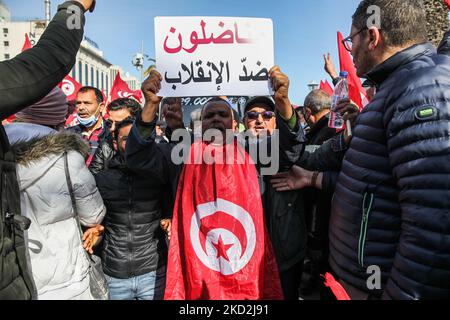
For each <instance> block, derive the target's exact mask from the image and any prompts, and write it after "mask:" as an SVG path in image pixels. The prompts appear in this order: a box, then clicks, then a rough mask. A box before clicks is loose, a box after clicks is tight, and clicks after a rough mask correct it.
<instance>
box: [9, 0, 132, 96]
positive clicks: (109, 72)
mask: <svg viewBox="0 0 450 320" xmlns="http://www.w3.org/2000/svg"><path fill="white" fill-rule="evenodd" d="M47 24H48V22H47V21H46V20H30V21H12V20H11V13H10V11H9V10H8V8H7V7H6V5H5V4H4V3H3V2H2V1H1V0H0V61H4V60H9V59H11V58H14V57H15V56H16V55H18V54H19V53H20V52H21V51H22V47H23V45H24V43H25V34H28V37H29V39H30V42H31V45H32V46H34V45H35V44H36V43H37V42H38V41H39V39H40V37H41V36H42V34H43V33H44V31H45V28H46V27H47ZM119 71H120V74H121V77H122V79H123V80H124V81H125V82H127V84H128V86H129V87H130V89H131V90H138V89H140V81H139V80H138V79H137V78H136V77H134V76H130V75H129V74H128V73H127V72H123V70H122V68H121V67H120V66H115V65H113V64H112V63H110V62H109V61H108V60H107V59H106V58H105V57H104V54H103V51H101V50H100V48H99V46H98V45H97V44H96V43H95V42H94V41H93V40H91V39H89V38H88V37H86V36H85V37H84V39H83V41H82V42H81V46H80V50H79V51H78V54H77V58H76V63H75V65H74V67H73V69H72V70H71V72H70V73H69V75H70V76H71V77H72V78H74V79H75V80H76V81H78V82H79V83H80V84H81V85H83V86H93V87H96V88H98V89H100V90H102V91H103V92H104V93H105V94H106V95H109V93H110V90H111V87H112V84H113V82H114V79H115V76H116V74H117V72H119Z"/></svg>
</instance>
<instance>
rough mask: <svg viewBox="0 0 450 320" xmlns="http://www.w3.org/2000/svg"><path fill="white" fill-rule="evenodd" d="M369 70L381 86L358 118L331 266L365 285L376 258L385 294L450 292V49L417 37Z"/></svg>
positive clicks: (333, 225)
mask: <svg viewBox="0 0 450 320" xmlns="http://www.w3.org/2000/svg"><path fill="white" fill-rule="evenodd" d="M368 78H369V79H370V80H372V81H373V82H374V83H375V84H376V85H377V89H378V92H377V94H376V96H375V97H374V99H373V101H372V102H371V103H370V104H369V105H368V106H366V108H365V109H364V110H363V111H362V112H361V114H360V116H359V117H358V119H357V123H356V127H355V129H354V136H353V140H352V142H351V145H350V148H349V150H348V151H347V153H346V155H345V158H344V162H343V164H342V170H341V173H340V175H339V178H338V182H337V185H336V191H335V194H334V197H333V203H332V213H331V221H330V264H331V267H332V269H333V270H334V271H335V272H336V273H337V275H338V276H339V277H340V278H341V279H343V280H344V281H346V282H348V283H349V284H351V285H353V286H355V287H357V288H359V289H361V290H363V291H365V292H370V291H369V289H368V286H367V283H366V281H367V280H368V277H369V276H372V275H374V273H373V272H374V271H373V270H376V268H375V269H373V270H368V267H369V266H377V267H379V268H380V269H381V290H375V291H371V292H372V293H373V294H382V293H383V298H387V299H448V298H449V297H450V58H449V57H448V56H445V55H437V54H436V50H435V49H434V48H433V47H432V45H431V44H428V43H426V44H420V45H415V46H412V47H410V48H408V49H406V50H404V51H402V52H399V53H398V54H396V55H395V56H393V57H391V58H390V59H388V60H387V61H385V62H384V63H382V64H381V65H379V66H377V67H376V68H375V69H374V70H372V71H371V72H370V73H369V74H368ZM368 271H370V273H369V274H368V273H367V272H368ZM373 278H374V277H372V278H371V279H369V280H372V279H373ZM375 278H376V274H375ZM369 283H372V284H373V283H375V284H376V282H374V281H369Z"/></svg>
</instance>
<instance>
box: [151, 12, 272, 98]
mask: <svg viewBox="0 0 450 320" xmlns="http://www.w3.org/2000/svg"><path fill="white" fill-rule="evenodd" d="M155 50H156V66H157V70H158V71H159V72H160V73H161V76H162V78H163V81H162V83H161V90H160V92H159V93H158V95H159V96H162V97H188V96H222V95H227V96H259V95H272V94H273V91H272V88H271V87H270V84H269V75H268V73H269V70H270V68H271V67H273V65H274V50H273V24H272V20H270V19H259V18H230V17H156V18H155Z"/></svg>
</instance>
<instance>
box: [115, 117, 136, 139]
mask: <svg viewBox="0 0 450 320" xmlns="http://www.w3.org/2000/svg"><path fill="white" fill-rule="evenodd" d="M135 120H136V118H135V117H128V118H125V119H123V120H122V121H119V122H117V123H116V128H115V129H114V140H116V141H117V140H118V138H119V131H120V129H122V128H123V127H126V126H129V125H133V124H134V121H135Z"/></svg>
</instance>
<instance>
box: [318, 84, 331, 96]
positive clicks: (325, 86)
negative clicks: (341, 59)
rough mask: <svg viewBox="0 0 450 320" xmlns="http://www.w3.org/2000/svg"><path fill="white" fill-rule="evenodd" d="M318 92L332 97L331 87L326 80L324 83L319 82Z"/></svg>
mask: <svg viewBox="0 0 450 320" xmlns="http://www.w3.org/2000/svg"><path fill="white" fill-rule="evenodd" d="M319 89H320V90H323V91H325V92H326V93H328V94H329V95H330V96H332V95H333V87H332V86H331V85H330V83H329V82H328V80H325V81H320V87H319Z"/></svg>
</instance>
